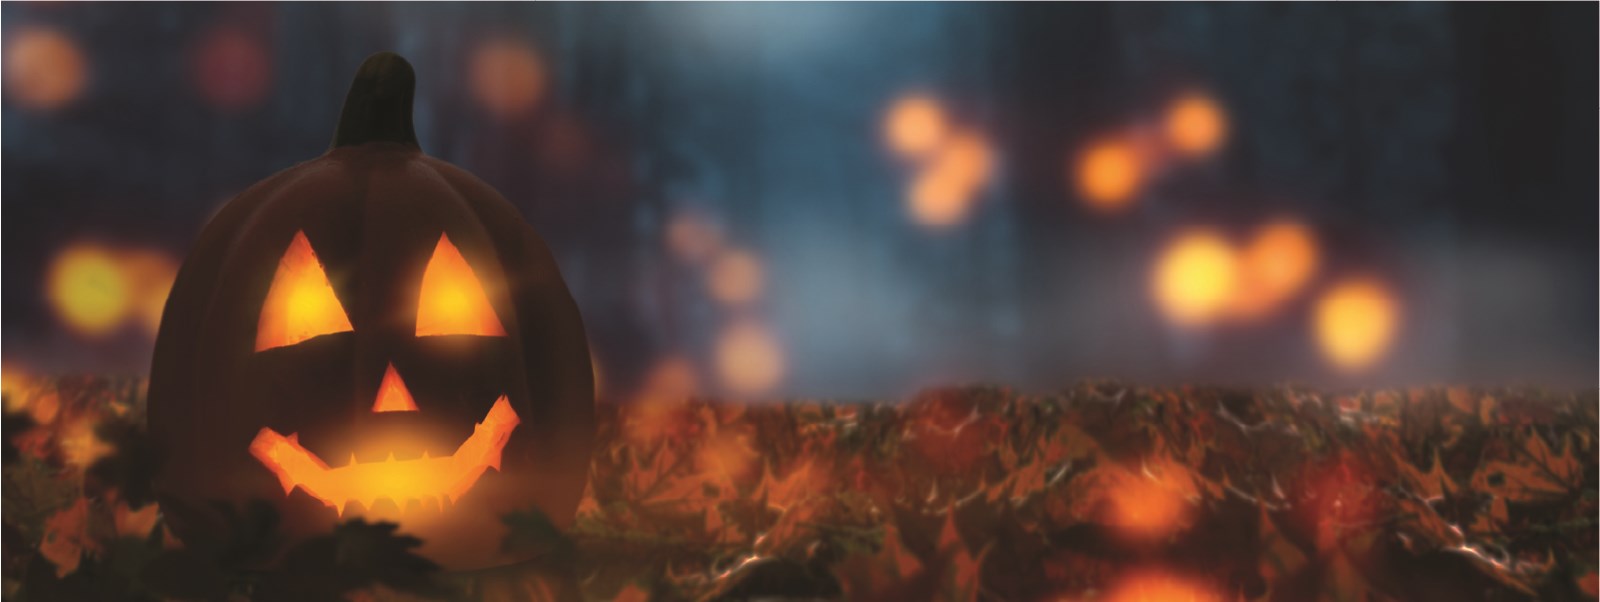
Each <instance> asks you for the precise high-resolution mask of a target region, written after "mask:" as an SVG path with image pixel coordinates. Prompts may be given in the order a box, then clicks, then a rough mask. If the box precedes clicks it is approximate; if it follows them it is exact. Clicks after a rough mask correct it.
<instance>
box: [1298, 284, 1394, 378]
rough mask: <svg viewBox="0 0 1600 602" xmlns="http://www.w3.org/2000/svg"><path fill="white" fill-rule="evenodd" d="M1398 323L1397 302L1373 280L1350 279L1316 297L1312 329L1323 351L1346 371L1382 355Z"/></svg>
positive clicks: (1360, 367) (1363, 366) (1357, 367)
mask: <svg viewBox="0 0 1600 602" xmlns="http://www.w3.org/2000/svg"><path fill="white" fill-rule="evenodd" d="M1399 324H1400V305H1399V302H1398V301H1396V300H1395V298H1394V296H1393V295H1392V294H1390V292H1389V289H1388V288H1387V287H1385V286H1384V285H1383V284H1382V283H1379V282H1377V281H1376V280H1371V279H1365V278H1355V279H1349V280H1345V281H1342V282H1339V283H1338V284H1335V285H1334V286H1333V287H1331V288H1329V289H1328V290H1327V291H1326V292H1324V293H1323V294H1322V297H1321V298H1320V299H1318V300H1317V306H1316V310H1315V313H1314V316H1313V329H1314V330H1315V332H1316V337H1317V342H1318V343H1319V344H1320V345H1321V347H1322V353H1323V355H1324V356H1326V357H1327V358H1328V359H1329V360H1330V361H1332V362H1333V364H1334V365H1335V366H1337V367H1338V368H1340V369H1341V370H1345V371H1347V372H1356V371H1360V370H1362V369H1365V368H1367V367H1369V366H1371V365H1372V363H1373V362H1374V361H1376V360H1378V359H1379V358H1380V357H1382V356H1383V354H1384V352H1385V351H1387V350H1388V349H1389V345H1390V343H1392V342H1393V339H1394V335H1395V330H1396V329H1397V328H1398V327H1399Z"/></svg>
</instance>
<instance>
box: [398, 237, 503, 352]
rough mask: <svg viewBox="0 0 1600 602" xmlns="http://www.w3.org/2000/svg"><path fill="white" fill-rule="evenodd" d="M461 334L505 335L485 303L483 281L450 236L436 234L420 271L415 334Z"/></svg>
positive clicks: (498, 320) (487, 297)
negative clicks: (420, 286)
mask: <svg viewBox="0 0 1600 602" xmlns="http://www.w3.org/2000/svg"><path fill="white" fill-rule="evenodd" d="M452 334H465V335H474V336H484V337H503V336H506V329H505V327H504V326H501V324H500V318H499V317H497V316H495V313H494V308H493V307H491V306H490V305H489V296H488V294H487V293H486V292H484V290H483V282H482V281H481V280H479V279H478V275H477V274H476V273H474V272H473V270H472V266H471V265H468V264H467V259H466V258H465V257H462V256H461V251H458V250H456V246H455V245H453V244H450V237H449V236H445V235H440V236H439V244H438V245H437V246H435V247H434V249H433V258H431V259H429V260H428V267H427V268H425V269H423V271H422V291H421V296H420V297H419V298H418V300H417V336H419V337H426V336H437V335H452Z"/></svg>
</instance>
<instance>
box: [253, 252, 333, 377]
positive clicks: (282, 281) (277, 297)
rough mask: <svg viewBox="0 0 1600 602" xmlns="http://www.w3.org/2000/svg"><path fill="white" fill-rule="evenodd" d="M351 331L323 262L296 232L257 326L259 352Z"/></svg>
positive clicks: (264, 304)
mask: <svg viewBox="0 0 1600 602" xmlns="http://www.w3.org/2000/svg"><path fill="white" fill-rule="evenodd" d="M350 330H351V326H350V318H349V317H348V316H346V315H345V313H344V306H343V305H341V304H340V303H339V297H338V295H336V294H334V292H333V285H332V284H330V283H329V282H328V274H327V272H325V271H324V270H323V269H322V260H320V259H317V253H316V251H313V250H312V249H311V241H309V240H306V234H305V233H304V232H296V233H295V235H294V239H293V240H291V241H289V248H288V249H286V250H284V252H283V258H282V259H279V260H278V270H277V273H275V274H274V275H273V277H272V285H271V286H270V287H268V288H267V298H266V300H265V301H264V302H263V303H262V305H261V319H260V322H258V323H257V325H256V351H265V350H267V349H272V348H274V347H282V346H285V345H293V344H295V343H299V342H301V341H304V340H306V339H310V338H313V337H319V336H322V335H325V334H333V333H336V332H348V331H350Z"/></svg>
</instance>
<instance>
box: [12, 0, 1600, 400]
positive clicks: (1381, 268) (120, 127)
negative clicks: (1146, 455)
mask: <svg viewBox="0 0 1600 602" xmlns="http://www.w3.org/2000/svg"><path fill="white" fill-rule="evenodd" d="M1596 11H1597V7H1596V5H1595V4H1593V3H1565V4H1540V3H1507V4H1495V3H1460V4H1444V3H1424V4H1333V3H1321V4H1277V3H1272V4H1243V3H1227V4H1182V5H1179V4H1153V3H1124V4H1092V3H1073V4H1039V3H1028V4H960V3H942V4H913V3H895V4H741V3H715V4H697V3H671V4H562V3H539V4H496V3H463V4H431V3H407V4H385V3H349V4H336V3H297V4H206V3H182V4H177V3H174V4H164V3H118V4H96V3H17V2H8V3H5V4H4V5H3V6H0V18H3V30H0V35H3V48H4V57H3V58H4V76H5V77H4V80H5V87H4V90H3V94H4V97H3V101H4V102H3V116H0V126H3V130H0V132H3V158H0V161H3V174H0V175H3V183H0V198H3V218H4V219H3V247H0V251H3V262H0V273H3V283H0V284H3V291H4V294H3V307H0V311H3V316H0V317H3V322H0V326H3V348H0V352H3V354H4V357H3V363H4V366H5V368H6V370H7V372H8V374H11V373H28V374H35V373H53V372H102V373H127V374H138V373H142V372H144V371H145V370H146V368H147V364H148V361H149V350H150V348H151V345H152V339H151V335H150V329H149V328H148V327H147V326H146V325H145V320H147V319H150V318H151V317H152V316H151V313H150V312H149V311H148V310H147V308H152V307H156V306H158V305H156V304H157V303H159V300H160V290H159V289H160V288H161V286H164V285H163V284H162V283H163V282H164V280H163V278H170V269H171V265H172V264H175V263H176V262H178V261H181V258H182V257H183V255H184V253H185V252H186V251H187V249H188V246H189V244H190V243H191V242H192V241H193V240H194V237H195V235H196V234H197V233H198V232H199V230H200V228H201V226H202V225H203V224H204V223H205V221H206V219H207V218H208V217H209V216H210V215H212V214H213V213H214V212H215V211H216V210H217V208H218V207H219V206H220V205H221V204H222V203H224V202H225V201H226V200H227V199H229V198H231V197H232V196H233V195H235V194H237V193H239V192H240V191H241V190H243V189H244V188H246V187H248V186H249V185H251V184H252V183H254V182H257V181H259V180H262V179H264V178H266V177H267V176H269V175H271V174H272V173H275V172H277V171H278V170H281V169H284V168H286V167H289V166H291V165H293V164H295V163H298V162H300V161H304V160H307V159H311V158H313V157H316V156H318V155H320V154H321V153H322V152H324V151H325V150H326V148H327V146H328V143H329V140H330V138H331V136H332V133H333V129H334V121H335V119H336V117H337V115H338V110H339V107H340V103H341V102H342V99H343V96H344V93H345V90H346V88H347V86H348V84H349V78H350V76H351V75H352V74H353V73H354V72H355V69H356V67H357V65H359V64H360V62H361V60H362V59H363V58H364V57H366V56H367V55H369V54H371V53H373V52H377V51H381V50H392V51H395V52H398V53H400V54H402V55H403V56H405V57H407V58H408V59H409V60H410V61H411V62H412V64H413V65H414V66H415V69H416V72H417V80H418V90H417V103H416V116H415V120H416V129H417V133H418V137H419V139H420V141H421V145H422V148H423V150H424V151H425V152H427V153H429V154H431V155H434V156H437V157H440V158H443V159H445V160H447V161H450V162H452V163H455V164H457V165H460V166H461V167H463V168H465V169H467V170H469V171H471V172H473V173H475V174H476V175H478V176H479V177H481V178H483V179H484V180H485V181H487V182H489V183H490V184H492V185H493V186H495V187H496V188H497V189H499V190H500V191H501V192H502V193H503V194H504V195H505V196H506V197H507V198H508V199H510V200H511V201H512V202H513V203H514V204H516V205H517V206H518V207H519V208H520V209H521V210H522V213H523V215H524V216H525V217H526V218H527V219H528V221H529V222H530V223H532V224H533V226H534V228H535V229H536V230H538V231H539V232H540V233H541V234H542V235H543V236H545V238H546V239H547V241H548V242H549V243H550V245H551V247H552V248H553V250H554V252H555V254H556V257H557V258H558V260H559V261H560V263H561V266H562V269H563V272H564V274H565V276H566V279H567V282H568V284H569V285H570V286H571V287H572V289H573V293H574V296H575V297H576V299H577V301H578V304H579V306H580V309H581V310H582V312H583V314H584V317H585V322H586V324H587V325H588V330H589V334H590V337H591V339H592V342H593V346H594V348H595V349H596V357H597V360H598V363H599V365H600V368H601V374H602V380H603V381H604V385H603V389H604V390H605V391H606V395H607V396H611V397H616V398H623V397H626V396H627V395H629V394H630V392H632V391H635V390H638V389H640V388H641V387H645V386H646V384H647V383H649V382H652V378H651V375H652V374H655V375H656V379H655V380H660V375H661V373H662V371H663V370H662V368H661V367H662V366H664V365H666V366H684V367H687V372H688V373H689V374H690V375H692V376H693V377H694V378H693V380H694V381H695V382H694V384H693V386H692V388H694V389H695V390H698V391H703V392H707V393H718V394H722V393H727V394H747V395H751V396H764V397H783V396H795V395H805V396H823V397H846V398H854V397H864V396H881V395H888V396H896V395H904V394H907V393H910V392H912V391H915V390H917V389H918V388H920V387H924V386H929V385H935V384H952V383H973V382H991V383H1004V384H1009V385H1013V386H1017V387H1022V388H1024V389H1038V390H1042V389H1047V388H1053V387H1059V386H1062V385H1066V384H1069V383H1073V382H1077V381H1079V380H1082V379H1086V378H1122V379H1134V380H1139V381H1145V382H1221V383H1277V382H1284V381H1295V382H1310V383H1317V384H1330V385H1347V384H1379V383H1383V384H1434V383H1473V384H1493V383H1535V384H1544V385H1551V386H1557V387H1580V386H1581V387H1588V386H1593V385H1594V384H1595V383H1596V381H1597V377H1600V374H1597V363H1600V353H1597V345H1596V335H1597V332H1600V322H1597V318H1596V316H1597V309H1600V298H1597V289H1600V277H1597V273H1600V265H1597V262H1596V250H1597V245H1596V242H1597V241H1596V238H1597V236H1596V232H1597V225H1600V219H1597V218H1600V214H1597V207H1600V194H1597V193H1600V191H1597V174H1596V169H1597V166H1600V154H1597V151H1596V149H1597V147H1596V135H1597V133H1600V127H1597V122H1596V117H1597V112H1596V107H1597V106H1600V98H1597V94H1596V89H1597V81H1596V73H1597V72H1600V65H1597V61H1596V56H1597V53H1596V48H1597V44H1596V41H1597V40H1596V31H1595V27H1594V24H1595V22H1596V17H1597V12H1596ZM1192 98H1199V99H1202V100H1203V101H1204V106H1206V107H1210V108H1212V109H1214V112H1213V113H1210V114H1209V115H1215V116H1220V118H1221V119H1220V123H1222V126H1221V127H1222V129H1221V133H1220V134H1219V135H1218V136H1216V137H1215V139H1214V140H1211V139H1204V138H1205V136H1201V138H1202V139H1200V140H1199V141H1198V142H1196V141H1193V140H1191V139H1187V138H1181V135H1183V134H1182V132H1179V133H1178V134H1174V133H1173V132H1174V129H1173V127H1174V126H1172V123H1173V119H1174V118H1173V117H1172V115H1173V114H1174V107H1175V106H1178V101H1179V100H1182V99H1192ZM907 99H913V100H919V101H921V102H923V103H924V105H923V106H924V107H933V109H932V110H933V113H934V114H935V115H936V117H937V121H938V122H940V123H944V124H945V127H943V128H939V131H940V132H942V135H940V136H931V138H930V139H931V140H933V142H929V144H930V145H931V146H929V147H928V149H922V150H916V149H911V150H908V148H909V147H908V146H906V144H909V143H908V142H906V141H905V140H903V139H901V138H897V137H896V136H897V134H895V133H894V128H893V127H892V126H893V124H894V123H895V121H894V118H895V117H896V116H903V115H901V114H900V113H899V112H897V109H896V107H901V108H903V107H905V106H906V105H905V104H903V101H906V100H907ZM908 119H909V118H908ZM913 121H914V120H913ZM911 125H913V126H914V125H917V124H916V123H912V124H911ZM908 127H909V126H908ZM1179 129H1181V128H1179ZM1202 129H1204V128H1202ZM910 130H913V131H911V132H910V133H912V134H916V133H918V132H917V131H915V130H917V128H916V127H911V128H910ZM922 133H927V132H922ZM1202 133H1203V132H1202ZM1185 140H1190V142H1188V143H1191V144H1192V145H1193V146H1195V147H1196V148H1194V149H1188V150H1186V149H1185V147H1184V146H1183V145H1184V144H1186V142H1184V141H1185ZM1108 141H1110V142H1113V143H1117V144H1121V145H1122V146H1117V147H1116V148H1118V149H1122V150H1125V151H1127V152H1126V153H1125V154H1124V155H1118V156H1117V157H1122V158H1125V159H1126V160H1127V161H1132V163H1131V164H1130V165H1133V166H1135V167H1137V168H1138V169H1137V171H1138V172H1139V173H1140V177H1137V178H1134V180H1133V182H1134V183H1133V185H1132V186H1133V187H1132V189H1131V190H1129V191H1127V192H1126V193H1125V194H1112V193H1105V194H1109V195H1111V196H1116V197H1117V198H1116V199H1115V200H1114V201H1104V202H1103V204H1097V203H1096V202H1095V198H1094V197H1095V195H1096V194H1097V193H1094V192H1086V190H1088V189H1086V188H1085V184H1084V183H1083V182H1084V180H1083V176H1082V174H1083V173H1084V172H1083V171H1082V170H1084V169H1087V168H1084V167H1083V165H1084V161H1086V159H1085V157H1088V156H1091V155H1092V154H1093V153H1092V152H1091V151H1093V150H1094V149H1097V148H1104V147H1102V146H1099V145H1102V144H1106V143H1107V142H1108ZM912 142H915V141H914V140H913V141H912ZM902 143H904V144H902ZM912 146H914V145H912ZM930 149H931V150H930ZM963 153H965V154H963ZM1108 156H1109V155H1108ZM1117 157H1113V158H1117ZM946 158H948V163H944V162H941V161H944V160H945V159H946ZM1107 160H1108V161H1111V162H1112V163H1114V164H1115V163H1116V161H1113V160H1112V159H1107ZM1121 166H1122V165H1121V164H1116V165H1113V166H1112V167H1121ZM1108 169H1110V168H1108ZM1113 171H1115V170H1113ZM1119 173H1120V172H1119ZM944 176H948V178H945V179H941V178H942V177H944ZM1113 179H1115V178H1113ZM924 183H926V184H927V186H928V188H925V189H924V188H921V187H920V186H922V185H923V184H924ZM1112 205H1114V206H1112ZM928 211H931V212H932V213H929V212H928ZM940 211H945V212H943V213H940ZM1271 223H1291V224H1296V225H1297V226H1298V227H1299V228H1300V229H1301V231H1303V232H1309V233H1310V234H1311V235H1312V239H1313V241H1314V248H1315V251H1316V256H1317V257H1318V259H1319V260H1318V261H1317V262H1316V263H1315V266H1316V267H1315V270H1313V271H1311V272H1309V273H1308V274H1307V275H1306V276H1305V278H1304V281H1303V282H1300V283H1299V284H1298V285H1297V286H1296V287H1294V288H1293V290H1291V291H1289V292H1285V293H1283V294H1282V295H1281V296H1280V298H1275V301H1274V302H1273V304H1272V305H1271V307H1270V308H1269V309H1268V310H1265V311H1261V312H1254V313H1252V312H1242V311H1241V312H1235V309H1233V308H1235V307H1236V305H1231V304H1237V303H1242V302H1241V301H1239V299H1243V298H1245V297H1243V296H1240V295H1242V293H1237V292H1236V291H1238V290H1244V288H1243V287H1244V285H1243V284H1239V283H1241V282H1254V281H1252V280H1250V278H1255V277H1256V276H1251V275H1250V274H1254V273H1255V272H1250V271H1249V270H1248V269H1246V268H1245V267H1240V266H1244V265H1245V264H1244V263H1243V262H1242V261H1240V262H1236V263H1230V264H1228V265H1230V266H1233V267H1231V268H1230V270H1232V272H1231V273H1233V274H1234V275H1233V276H1232V277H1231V278H1232V281H1233V282H1234V284H1233V285H1232V286H1231V287H1223V288H1217V289H1216V290H1220V291H1223V292H1224V293H1227V295H1228V296H1225V298H1224V297H1219V298H1218V299H1221V301H1217V303H1222V304H1223V305H1217V306H1215V307H1213V308H1212V314H1210V317H1209V318H1208V317H1204V316H1202V317H1201V318H1194V317H1193V316H1190V318H1188V319H1185V318H1181V317H1180V318H1175V317H1174V314H1173V313H1172V312H1171V311H1170V307H1169V306H1168V305H1164V304H1163V302H1162V301H1160V300H1159V297H1160V293H1158V292H1157V291H1158V290H1159V289H1160V287H1159V286H1158V285H1156V284H1155V283H1154V282H1155V281H1156V280H1158V279H1159V278H1158V277H1157V276H1156V274H1158V273H1160V266H1161V265H1164V264H1163V258H1164V257H1167V256H1165V255H1164V253H1165V252H1166V251H1167V250H1170V249H1173V248H1175V246H1176V244H1177V243H1176V242H1175V241H1180V240H1184V239H1185V236H1186V235H1192V234H1194V233H1196V232H1203V233H1209V234H1208V236H1211V238H1212V239H1220V240H1222V241H1224V242H1225V243H1226V244H1227V245H1231V246H1230V247H1229V249H1231V250H1232V251H1238V252H1237V253H1235V256H1236V259H1237V258H1238V257H1244V256H1245V255H1246V253H1245V250H1246V249H1247V248H1248V247H1249V244H1250V243H1251V241H1252V240H1253V238H1252V237H1253V236H1255V235H1256V233H1257V232H1259V231H1260V230H1259V228H1260V227H1261V226H1263V225H1264V224H1271ZM706 233H714V234H715V236H714V237H712V236H709V235H707V234H706ZM85 249H87V250H88V252H89V253H90V254H92V255H94V256H96V257H102V258H111V260H113V263H114V267H115V270H114V271H116V274H115V275H113V276H110V277H109V278H112V280H114V281H115V282H116V283H117V284H116V286H115V287H113V288H116V289H117V290H118V291H120V292H110V293H108V292H106V291H105V290H101V289H100V288H96V287H97V286H98V285H96V284H95V283H97V282H101V281H99V280H95V279H94V278H89V279H88V282H89V285H87V286H89V288H90V289H92V290H91V293H90V294H94V295H108V298H107V299H106V300H102V301H97V303H101V304H100V305H94V306H93V307H90V308H89V309H87V310H84V311H91V313H92V312H93V311H103V312H111V313H110V314H106V313H100V314H95V315H97V316H99V317H101V318H104V319H105V320H108V321H110V322H109V323H97V324H94V325H90V326H88V327H85V326H84V325H83V324H81V323H77V322H74V321H73V318H71V317H69V316H68V315H66V314H64V313H63V312H64V311H68V310H62V309H61V308H60V307H59V304H58V303H57V302H55V301H52V293H51V291H52V288H51V286H52V285H51V284H50V283H51V282H52V279H51V275H52V274H53V273H54V272H53V271H52V266H53V265H55V266H60V265H64V264H62V263H61V261H60V259H61V257H63V256H70V255H72V253H71V252H74V251H75V252H78V253H79V255H77V256H78V257H82V256H83V255H82V253H83V252H84V250H85ZM141 262H142V263H141ZM1202 263H1203V262H1202ZM151 265H154V266H156V267H149V266H151ZM141 266H143V267H141ZM163 266H165V267H163ZM63 269H64V268H63ZM107 269H109V268H107ZM63 273H67V272H63ZM68 274H69V276H70V274H71V273H68ZM163 274H165V276H163ZM753 274H759V277H753ZM1202 276H1205V274H1202ZM63 278H67V280H64V281H70V278H69V277H67V276H63ZM1197 278H1199V281H1196V282H1198V283H1196V282H1190V284H1191V285H1193V286H1198V287H1200V288H1203V289H1206V290H1208V291H1209V290H1212V288H1215V287H1211V288H1207V287H1210V286H1211V285H1212V284H1215V282H1212V281H1210V280H1207V279H1206V278H1204V277H1197ZM1186 282H1189V281H1186ZM1352 282H1358V283H1360V282H1364V283H1369V284H1370V285H1371V286H1376V287H1378V289H1380V290H1381V291H1382V292H1383V293H1384V295H1383V296H1384V298H1385V299H1387V300H1388V301H1389V305H1388V307H1389V308H1390V309H1392V310H1393V315H1392V318H1393V328H1392V332H1391V333H1390V336H1389V338H1388V339H1387V342H1386V343H1383V344H1378V345H1377V347H1378V350H1377V351H1376V352H1375V353H1374V355H1373V356H1372V358H1370V359H1367V360H1364V361H1362V362H1360V364H1359V365H1352V364H1345V363H1341V362H1340V361H1339V360H1337V359H1336V358H1335V357H1333V356H1331V355H1330V354H1329V353H1328V352H1327V351H1326V350H1327V349H1328V347H1327V342H1326V341H1325V340H1324V339H1325V335H1323V334H1319V331H1318V329H1317V326H1316V325H1317V324H1318V320H1319V319H1321V318H1320V317H1319V316H1323V315H1324V314H1323V312H1324V311H1325V310H1327V307H1329V306H1330V305H1329V303H1330V302H1329V301H1328V300H1329V298H1330V297H1332V296H1334V293H1336V292H1338V291H1340V290H1349V289H1342V288H1341V285H1344V284H1349V283H1352ZM1224 289H1225V290H1224ZM1229 291H1234V292H1229ZM1218 294H1221V293H1218ZM151 298H154V299H155V301H154V302H151V301H149V299H151ZM107 304H109V305H107ZM1213 305H1215V304H1213ZM108 307H109V308H110V309H107V308H108ZM1218 307H1220V308H1221V309H1217V308H1218ZM1327 311H1332V310H1327ZM1236 313H1237V315H1236ZM111 314H114V315H111ZM1246 314H1248V315H1246ZM107 315H111V317H106V316H107ZM1196 315H1198V314H1196ZM74 324H76V325H74ZM1368 326H1370V325H1356V326H1341V328H1343V329H1345V330H1346V331H1350V332H1354V331H1358V330H1361V329H1363V328H1367V327H1368ZM1350 329H1354V330H1350ZM1380 338H1381V337H1380Z"/></svg>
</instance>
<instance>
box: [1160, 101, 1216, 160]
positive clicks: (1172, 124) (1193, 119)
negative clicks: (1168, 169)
mask: <svg viewBox="0 0 1600 602" xmlns="http://www.w3.org/2000/svg"><path fill="white" fill-rule="evenodd" d="M1163 131H1164V132H1165V134H1166V138H1167V144H1168V145H1170V146H1171V147H1172V148H1173V149H1175V150H1177V151H1178V154H1181V155H1184V156H1189V157H1196V156H1200V155H1206V154H1209V153H1211V152H1213V151H1216V150H1217V149H1218V148H1219V147H1221V146H1222V143H1223V142H1225V141H1226V140H1227V137H1228V116H1227V114H1225V113H1224V112H1223V111H1222V107H1221V106H1220V105H1218V104H1217V102H1216V101H1215V100H1213V99H1212V98H1211V97H1209V96H1206V95H1204V94H1199V93H1190V94H1186V95H1184V96H1181V97H1179V98H1178V99H1177V100H1174V101H1173V102H1172V104H1171V105H1168V106H1167V116H1166V120H1165V122H1164V123H1163Z"/></svg>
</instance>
